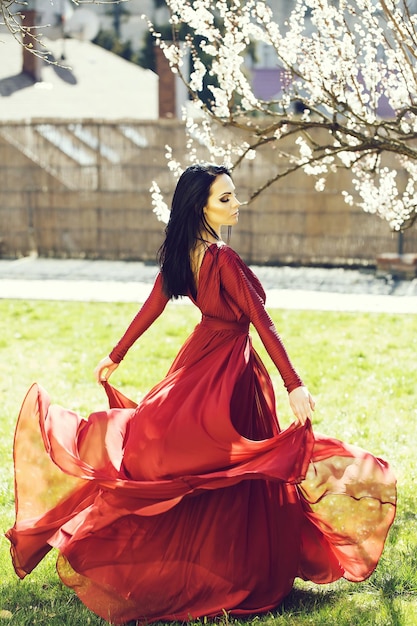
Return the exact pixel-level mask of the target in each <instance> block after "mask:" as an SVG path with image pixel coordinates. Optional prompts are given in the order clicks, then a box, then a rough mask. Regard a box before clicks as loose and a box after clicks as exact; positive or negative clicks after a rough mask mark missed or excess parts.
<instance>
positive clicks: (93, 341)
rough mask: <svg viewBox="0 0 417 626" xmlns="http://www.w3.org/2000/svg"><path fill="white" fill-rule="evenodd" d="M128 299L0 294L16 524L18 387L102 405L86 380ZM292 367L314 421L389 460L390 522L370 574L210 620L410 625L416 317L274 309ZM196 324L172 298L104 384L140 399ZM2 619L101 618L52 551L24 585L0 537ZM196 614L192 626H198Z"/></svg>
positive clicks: (0, 358) (0, 373)
mask: <svg viewBox="0 0 417 626" xmlns="http://www.w3.org/2000/svg"><path fill="white" fill-rule="evenodd" d="M136 309H137V307H136V306H135V305H134V304H109V303H75V302H72V303H70V302H29V301H4V300H3V301H2V300H0V394H1V397H2V403H1V408H0V459H1V460H0V476H1V481H0V524H1V530H2V532H4V531H5V530H6V529H7V528H8V527H10V525H11V524H12V521H13V490H12V484H13V478H12V453H11V450H12V440H13V428H14V424H15V420H16V415H17V413H18V410H19V405H20V402H21V399H22V398H23V395H24V393H25V391H26V390H27V388H28V387H29V385H30V384H31V383H32V382H33V380H35V379H36V380H37V381H38V382H39V383H40V384H42V385H43V386H44V387H46V388H47V389H48V392H49V393H50V395H51V399H52V401H53V402H58V403H60V404H62V405H64V406H68V407H71V408H73V409H74V410H76V411H78V412H80V413H81V414H83V415H88V412H89V411H91V410H92V409H94V410H100V409H101V408H104V407H105V397H104V394H103V392H102V390H101V389H100V388H99V386H98V385H96V384H95V383H94V381H93V368H94V366H95V365H96V363H97V361H98V360H99V359H100V358H101V357H102V356H103V355H104V354H106V353H108V351H109V349H110V348H111V347H112V346H113V344H114V343H115V342H116V341H117V339H118V338H119V336H120V335H121V333H122V332H123V330H124V329H125V327H126V325H127V324H128V322H129V321H130V319H131V318H132V317H133V316H134V314H135V312H136ZM271 314H272V317H273V319H274V321H275V323H276V325H277V328H278V329H279V331H280V333H281V335H282V337H283V339H284V342H285V344H286V346H287V348H288V350H289V352H290V354H291V356H292V359H293V361H294V363H295V364H296V366H297V369H298V370H299V371H300V373H301V374H302V376H303V378H304V380H305V381H306V383H307V384H308V385H309V387H310V388H311V391H312V392H313V393H314V395H315V397H316V399H317V409H316V413H315V418H314V422H315V429H316V430H317V431H318V432H324V433H327V434H331V435H332V436H336V437H339V438H342V439H344V440H346V441H349V442H350V443H353V444H359V445H361V446H363V447H366V448H368V449H371V450H372V451H373V452H374V453H375V454H377V455H378V456H382V457H385V458H387V459H388V460H389V461H390V462H391V464H392V466H393V467H394V469H395V472H396V474H397V477H398V481H399V485H398V489H399V508H398V515H397V519H396V521H395V523H394V526H393V528H392V529H391V532H390V535H389V539H388V543H387V546H386V549H385V552H384V554H383V557H382V559H381V561H380V564H379V566H378V568H377V569H376V571H375V573H374V574H373V575H372V576H371V577H370V579H369V580H368V581H365V582H364V583H361V584H357V585H355V584H352V583H348V582H346V581H339V582H337V583H333V584H331V585H324V586H318V585H313V584H311V583H305V582H302V581H299V580H297V581H296V584H295V587H294V590H293V592H292V593H291V594H290V596H289V597H288V598H287V599H286V600H285V602H284V603H283V605H282V606H281V607H279V608H278V609H276V610H274V611H272V612H270V613H267V614H265V615H259V616H253V617H251V618H248V619H245V620H240V619H238V618H235V617H233V616H230V615H227V614H225V615H224V616H223V617H222V618H219V619H218V620H216V621H215V622H214V623H216V624H218V626H232V625H233V626H245V625H246V626H258V625H259V626H281V625H282V626H284V625H285V626H307V625H309V626H312V625H314V626H332V625H333V626H350V625H351V624H355V625H356V626H409V625H410V624H416V623H417V567H416V565H417V561H416V554H417V515H416V510H417V501H416V493H415V481H416V466H415V458H414V457H415V455H414V450H415V449H416V446H417V430H416V429H415V428H414V427H413V426H414V424H415V422H416V418H417V412H416V407H417V388H416V385H415V380H416V376H417V363H416V359H415V354H416V349H417V316H416V315H391V314H354V313H336V312H334V313H332V312H309V311H306V312H297V311H278V310H276V311H271ZM197 321H198V314H197V311H196V309H195V308H194V307H191V306H187V305H182V304H174V303H172V304H169V305H168V307H167V309H166V311H165V312H164V314H163V316H162V317H161V318H160V319H159V320H157V322H156V323H155V324H154V325H153V326H152V327H151V328H150V329H149V330H148V331H147V333H145V335H144V336H143V337H142V338H141V339H140V340H139V342H138V343H137V344H136V345H135V346H134V347H133V348H132V349H131V351H130V352H129V354H128V355H127V357H126V359H125V361H124V363H123V364H122V366H121V367H119V368H118V370H117V372H116V373H115V374H114V377H113V379H112V381H113V382H114V383H115V384H116V385H117V386H118V387H119V388H122V389H123V390H124V391H125V393H126V394H127V395H128V396H130V397H132V398H133V399H135V398H138V397H139V398H140V396H141V395H142V394H144V393H145V392H146V391H147V390H148V389H149V388H150V386H152V385H153V384H154V383H156V382H157V381H158V380H159V379H160V378H161V377H162V376H163V375H164V374H165V372H166V371H167V369H168V367H169V365H170V363H171V361H172V359H173V358H174V356H175V354H176V353H177V351H178V349H179V346H180V345H181V344H182V342H183V341H184V340H185V338H186V336H187V335H188V333H189V332H191V330H192V328H193V326H194V325H195V323H196V322H197ZM253 334H254V337H253V339H254V345H255V348H256V349H257V350H258V352H259V353H260V354H261V357H262V358H263V359H264V360H265V363H266V365H267V366H268V369H269V370H270V371H271V373H273V380H274V384H275V388H276V392H277V402H278V410H279V413H280V416H281V421H282V424H283V425H284V426H285V425H287V424H288V423H289V421H290V415H289V408H288V402H287V399H286V393H285V391H284V389H283V386H282V383H281V381H280V378H279V376H278V374H277V373H274V370H273V367H272V364H271V362H270V361H269V359H268V357H267V356H266V353H265V350H264V348H263V346H262V344H261V343H260V341H259V339H258V338H257V337H256V333H253ZM0 571H1V573H2V575H1V577H0V621H2V622H3V621H4V623H5V624H10V626H29V624H30V625H32V624H39V625H44V626H61V625H62V624H68V625H69V626H85V625H86V624H91V625H92V626H94V625H96V626H98V625H103V626H104V622H103V621H102V620H101V619H99V618H98V617H96V616H95V615H93V614H91V613H90V612H89V611H88V610H87V609H86V608H85V607H84V606H83V605H81V603H80V602H79V601H78V600H77V598H76V597H75V596H74V594H73V593H72V592H71V591H69V590H68V589H66V588H65V587H63V586H62V584H61V583H60V582H59V580H58V579H57V575H56V572H55V567H54V554H52V553H51V554H50V555H48V557H47V558H46V559H45V560H44V561H43V562H42V563H41V564H40V565H39V566H38V567H37V568H36V570H35V571H34V572H33V573H32V574H31V575H30V576H28V577H27V578H25V579H24V580H23V581H19V580H18V579H17V577H16V576H15V575H14V573H13V570H12V566H11V563H10V557H9V554H8V542H7V541H6V539H5V538H4V537H3V539H2V540H1V541H0ZM204 623H206V621H203V620H201V621H200V620H197V621H196V622H193V623H192V624H193V626H194V625H195V626H201V625H202V624H204Z"/></svg>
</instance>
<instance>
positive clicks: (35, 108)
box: [0, 32, 158, 121]
mask: <svg viewBox="0 0 417 626" xmlns="http://www.w3.org/2000/svg"><path fill="white" fill-rule="evenodd" d="M45 45H46V46H47V47H48V49H49V50H50V51H51V52H52V55H53V56H52V58H53V59H54V60H57V61H58V63H59V65H51V64H48V63H46V62H43V61H40V63H41V79H42V80H41V82H38V83H36V82H34V81H33V80H32V79H31V78H30V77H28V76H27V75H25V74H23V73H22V59H23V50H22V46H21V45H20V44H19V42H17V41H16V39H15V38H14V37H13V36H12V35H11V34H10V33H7V32H6V33H4V32H2V33H0V58H1V63H0V121H9V120H24V119H32V118H43V119H45V118H49V117H50V118H66V119H68V118H71V119H106V120H107V119H110V120H112V119H125V118H128V119H138V120H145V119H156V118H157V117H158V76H157V75H156V74H155V73H154V72H152V71H151V70H145V69H143V68H141V67H139V66H138V65H135V64H134V63H131V62H129V61H126V60H125V59H123V58H121V57H119V56H117V55H115V54H113V53H112V52H108V51H107V50H105V49H104V48H101V47H100V46H97V45H95V44H92V43H90V42H89V41H80V40H77V39H65V40H64V39H59V40H56V41H49V40H47V39H46V38H45ZM62 55H64V57H65V58H64V59H62V60H61V56H62Z"/></svg>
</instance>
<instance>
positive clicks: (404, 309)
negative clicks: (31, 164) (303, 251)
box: [0, 257, 417, 314]
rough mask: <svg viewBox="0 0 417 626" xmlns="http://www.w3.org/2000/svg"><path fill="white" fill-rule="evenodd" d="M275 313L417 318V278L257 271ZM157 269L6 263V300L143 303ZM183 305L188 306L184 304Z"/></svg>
mask: <svg viewBox="0 0 417 626" xmlns="http://www.w3.org/2000/svg"><path fill="white" fill-rule="evenodd" d="M253 270H254V271H255V273H256V274H257V275H258V276H259V278H260V279H261V281H262V283H263V285H264V287H265V289H266V291H267V305H268V306H269V307H271V308H284V309H304V310H324V311H369V312H388V313H414V314H416V313H417V279H415V280H413V281H393V280H391V279H386V278H377V277H376V276H375V273H374V272H373V271H372V270H369V271H366V270H344V269H340V268H335V269H323V268H291V267H253ZM156 271H157V268H156V266H155V265H151V264H150V265H149V264H146V263H140V262H123V261H90V260H80V259H69V260H62V259H59V260H58V259H39V258H36V257H25V258H23V259H17V260H0V298H3V299H6V298H7V299H25V300H73V301H99V302H143V301H144V299H145V298H146V297H147V295H148V293H149V291H150V288H151V286H152V283H153V280H154V277H155V274H156ZM182 302H188V300H187V299H184V300H183V301H182Z"/></svg>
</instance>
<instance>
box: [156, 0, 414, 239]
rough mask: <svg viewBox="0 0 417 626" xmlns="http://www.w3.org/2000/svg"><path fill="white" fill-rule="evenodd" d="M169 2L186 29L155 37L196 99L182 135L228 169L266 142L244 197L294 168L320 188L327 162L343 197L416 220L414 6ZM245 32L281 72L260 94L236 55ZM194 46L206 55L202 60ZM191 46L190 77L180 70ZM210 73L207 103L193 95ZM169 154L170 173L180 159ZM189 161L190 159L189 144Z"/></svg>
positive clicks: (407, 2)
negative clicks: (270, 157)
mask: <svg viewBox="0 0 417 626" xmlns="http://www.w3.org/2000/svg"><path fill="white" fill-rule="evenodd" d="M270 4H271V3H270ZM288 4H289V3H288ZM288 4H287V3H279V5H280V6H281V8H283V7H284V8H285V6H288ZM167 5H168V7H169V9H170V11H171V23H172V26H173V28H174V30H177V31H178V30H180V29H181V28H182V26H183V25H184V24H186V25H187V26H188V28H189V29H190V35H189V36H188V37H187V38H186V45H185V46H184V45H182V46H180V45H179V42H178V41H177V42H175V41H174V42H173V43H172V42H169V43H168V42H164V41H163V40H162V39H161V38H160V36H159V33H158V32H156V31H155V30H154V35H155V38H156V41H157V44H158V45H159V46H160V47H161V48H162V49H163V51H164V53H165V55H166V57H167V58H168V60H169V62H170V64H171V67H172V70H173V71H174V72H178V73H179V74H180V75H181V76H182V78H183V80H184V82H185V83H186V84H187V87H188V89H189V93H190V96H191V97H192V99H193V101H194V104H195V109H194V112H193V111H191V112H190V109H187V111H186V112H185V118H186V121H187V129H188V135H189V138H190V140H194V141H196V142H199V143H201V144H203V145H205V146H207V147H208V148H209V149H210V153H211V156H212V157H213V158H214V159H215V160H218V159H219V158H221V159H223V160H225V161H226V162H227V163H228V164H229V165H230V166H233V167H238V166H239V165H240V164H241V163H242V161H243V160H244V159H253V158H255V156H256V155H257V154H258V153H260V152H262V149H264V148H265V146H268V147H269V149H270V150H273V151H274V153H275V157H276V158H275V164H276V165H275V171H274V172H272V174H267V177H266V179H265V180H264V181H263V182H262V183H261V185H260V187H259V188H258V189H256V190H254V192H253V194H252V198H253V197H256V196H257V195H258V194H259V193H261V192H262V191H263V190H264V189H265V188H266V187H268V186H269V185H271V184H272V183H274V182H275V181H277V180H279V179H282V178H283V177H285V176H288V175H289V174H291V173H292V172H294V171H296V170H302V171H304V172H305V173H306V174H307V175H311V176H314V177H315V178H316V181H317V183H316V188H317V190H319V191H320V190H323V189H324V188H325V184H326V177H327V176H328V174H329V173H330V172H337V170H338V169H339V168H345V169H348V170H349V171H350V172H351V183H352V186H353V188H354V190H355V191H354V193H352V190H351V188H349V189H347V190H346V191H345V192H344V193H345V199H346V201H347V202H349V203H354V202H355V203H357V204H359V206H361V208H362V209H364V210H365V211H368V212H371V213H375V214H377V215H379V216H380V217H382V218H383V219H385V220H387V222H388V223H389V224H390V226H391V227H392V228H393V229H396V230H400V229H404V228H407V227H409V226H411V225H412V224H413V222H414V221H415V220H416V219H417V212H416V211H417V147H416V141H415V140H416V138H417V76H416V73H415V71H414V65H415V61H416V55H417V28H416V27H417V16H416V15H415V14H414V13H413V12H412V9H411V7H412V1H411V0H375V1H373V2H369V1H368V0H340V1H339V2H337V3H335V2H334V1H333V0H320V1H319V2H317V0H294V2H292V3H291V5H290V7H291V9H290V10H289V14H288V16H287V18H286V19H285V20H284V21H282V22H281V23H280V20H279V15H278V14H277V13H276V11H277V9H272V8H271V7H270V6H269V3H267V2H265V1H264V0H248V1H246V0H245V1H243V0H217V1H216V2H215V3H214V5H213V2H212V1H211V0H188V1H185V2H184V0H167ZM274 6H278V4H277V3H274ZM213 7H214V10H213ZM219 22H220V26H219ZM149 28H150V30H151V31H152V29H153V25H152V24H149ZM254 41H256V42H262V44H263V45H266V46H268V47H269V49H270V51H272V53H273V54H274V55H275V61H276V66H277V67H278V68H280V70H281V73H280V76H281V84H280V85H279V84H278V82H277V85H276V87H277V92H278V93H277V96H276V98H273V99H271V100H269V101H264V100H261V99H260V98H258V97H256V95H255V93H254V90H253V88H252V86H251V81H250V78H249V77H248V75H247V70H246V65H245V60H246V58H247V54H248V49H249V47H250V46H251V45H252V42H254ZM201 51H203V52H204V53H205V54H206V55H207V56H208V57H210V58H211V62H210V63H208V64H205V63H202V62H201V61H200V60H199V57H200V53H201ZM189 55H190V56H191V58H192V59H193V60H194V71H192V73H191V75H190V77H188V76H187V75H185V73H183V68H184V67H186V59H187V57H188V56H189ZM207 74H210V76H211V77H214V78H215V79H216V81H217V84H218V85H216V86H212V87H210V90H211V103H210V106H207V105H206V104H204V103H203V102H202V101H201V98H200V96H199V92H200V90H201V86H202V82H203V80H204V79H205V77H206V76H207ZM382 107H384V109H385V110H388V111H389V113H388V114H387V115H386V114H384V116H383V114H382V113H381V111H382ZM225 128H233V129H238V130H239V133H240V137H241V136H242V135H243V137H244V139H243V140H240V139H239V140H238V141H235V142H234V143H233V142H231V141H230V138H229V137H227V136H226V137H225V133H224V129H225ZM216 129H221V132H217V130H216ZM169 158H170V164H171V167H172V169H173V170H176V171H177V173H179V172H180V171H181V169H182V168H183V164H181V163H176V162H175V160H174V159H172V155H171V154H169ZM190 159H191V160H193V159H194V160H196V159H197V156H196V153H194V152H193V151H190Z"/></svg>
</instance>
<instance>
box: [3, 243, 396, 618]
mask: <svg viewBox="0 0 417 626" xmlns="http://www.w3.org/2000/svg"><path fill="white" fill-rule="evenodd" d="M166 303H167V298H166V297H165V295H164V294H163V291H162V281H161V276H160V275H159V276H158V277H157V279H156V282H155V285H154V288H153V290H152V293H151V295H150V297H149V299H148V300H147V302H146V303H145V304H144V306H143V307H142V309H141V310H140V311H139V313H138V314H137V316H136V318H135V319H134V320H133V322H132V324H131V325H130V327H129V328H128V330H127V331H126V333H125V335H124V336H123V338H122V339H121V341H120V342H119V344H118V345H117V346H116V348H115V349H114V350H113V352H112V353H111V355H110V356H111V357H112V359H113V360H115V361H120V360H121V359H122V358H123V356H124V354H125V353H126V351H127V350H128V348H129V347H130V346H131V345H132V343H133V342H134V341H135V340H136V339H137V338H138V337H139V336H140V335H141V334H142V333H143V332H144V331H145V330H146V328H147V327H148V326H149V325H150V324H151V323H152V322H153V321H154V319H156V317H158V315H160V313H161V312H162V311H163V309H164V307H165V305H166ZM263 303H264V292H263V290H262V287H261V285H260V283H259V281H258V280H257V278H256V277H255V276H254V275H253V273H252V272H251V271H250V270H249V269H248V268H247V266H246V265H245V264H244V263H243V262H242V261H241V259H240V258H239V257H238V255H237V254H236V253H234V252H233V251H232V250H231V249H230V248H229V247H228V246H224V245H223V246H220V245H217V244H213V245H211V246H210V247H209V249H208V250H207V252H206V254H205V257H204V259H203V263H202V266H201V270H200V277H199V286H198V294H197V297H196V300H195V304H196V305H197V306H198V307H199V308H200V309H201V312H202V321H201V323H200V324H198V325H197V327H196V328H195V330H194V332H193V333H192V334H191V336H190V337H189V338H188V340H187V341H186V343H185V344H184V346H183V347H182V349H181V350H180V352H179V354H178V356H177V358H176V359H175V361H174V363H173V364H172V366H171V368H170V370H169V372H168V374H167V376H166V377H165V378H164V379H163V380H162V381H161V382H160V383H159V384H158V385H156V386H155V387H154V388H153V389H152V390H151V391H149V393H148V394H147V395H146V396H145V397H144V399H143V400H142V401H141V402H140V404H139V406H136V405H135V404H134V403H133V402H131V401H129V400H127V398H125V397H124V396H123V395H122V394H120V393H119V392H117V391H116V390H115V389H114V388H113V387H111V386H110V385H108V384H107V385H106V391H107V393H108V396H109V399H110V406H111V407H113V408H111V409H110V410H109V411H101V412H97V413H93V414H91V415H90V417H89V419H88V420H85V419H83V418H81V417H79V416H78V415H77V414H76V413H74V412H72V411H69V410H67V409H63V408H62V407H59V406H57V405H50V404H49V399H48V396H47V394H46V392H45V391H44V390H43V389H41V388H40V387H39V386H37V385H33V386H32V387H31V389H30V390H29V392H28V394H27V396H26V399H25V400H24V403H23V406H22V410H21V413H20V416H19V421H18V425H17V430H16V437H15V451H14V458H15V471H16V523H15V525H14V526H13V528H12V529H10V530H9V531H8V533H7V537H8V539H9V540H10V542H11V544H12V546H11V552H12V558H13V563H14V567H15V569H16V572H17V574H18V575H19V576H20V577H22V578H23V577H24V576H25V575H26V574H28V573H29V572H30V571H31V570H32V569H33V568H34V567H35V566H36V565H37V563H38V562H39V561H40V560H41V559H42V558H43V556H44V555H45V554H46V553H47V552H48V551H49V550H50V549H51V547H55V548H57V549H58V551H59V555H58V562H57V567H58V572H59V575H60V577H61V578H62V580H63V582H64V583H65V584H66V585H68V586H69V587H72V588H73V589H74V590H75V592H76V593H77V594H78V596H79V597H80V599H81V600H82V601H83V602H84V603H85V604H86V605H87V606H88V607H89V608H90V609H91V610H93V611H94V612H95V613H97V614H98V615H100V616H102V617H103V618H104V619H107V620H108V621H111V622H113V623H123V622H126V621H128V620H133V619H136V620H139V621H143V622H145V621H146V622H152V621H156V620H178V621H184V620H188V619H190V618H192V619H196V618H197V617H199V616H215V615H218V614H221V613H222V611H223V610H226V611H229V612H230V613H232V614H235V615H244V614H251V613H256V612H262V611H268V610H271V609H272V608H274V607H276V606H277V605H278V604H279V603H280V601H281V600H282V599H283V598H284V597H285V596H286V595H287V594H288V593H289V591H290V590H291V587H292V585H293V581H294V578H295V577H297V576H298V577H301V578H303V579H307V580H312V581H314V582H317V583H328V582H331V581H334V580H336V579H338V578H340V577H342V576H343V577H345V578H347V579H348V580H352V581H360V580H363V579H364V578H366V577H367V576H369V575H370V573H371V572H372V571H373V569H374V568H375V566H376V564H377V561H378V559H379V557H380V554H381V551H382V549H383V545H384V541H385V537H386V534H387V532H388V529H389V527H390V525H391V523H392V521H393V518H394V515H395V478H394V476H393V475H392V473H391V470H390V469H389V467H388V465H387V464H386V463H385V462H384V461H382V460H381V459H377V458H375V457H374V456H372V455H371V454H370V453H368V452H366V451H364V450H361V449H359V448H356V447H353V446H349V445H345V444H343V443H342V442H340V441H338V440H335V439H330V438H326V437H321V436H318V435H317V434H313V432H312V429H311V425H310V423H309V422H308V423H307V424H306V425H305V426H303V427H296V426H294V425H292V426H290V427H289V428H288V429H286V430H283V431H281V430H280V427H279V425H278V421H277V417H276V412H275V399H274V392H273V389H272V385H271V381H270V378H269V376H268V373H267V371H266V370H265V367H264V365H263V364H262V362H261V361H260V359H259V357H258V355H257V354H256V352H255V351H254V350H253V348H252V345H251V339H250V337H249V334H248V327H249V322H252V323H253V325H254V326H255V327H256V330H257V331H258V333H259V335H260V337H261V339H262V341H263V343H264V345H265V347H266V349H267V350H268V353H269V354H270V356H271V358H272V359H273V361H274V363H275V365H276V366H277V367H278V369H279V371H280V374H281V376H282V378H283V381H284V384H285V386H286V388H287V390H288V391H291V390H292V389H294V388H296V387H297V386H299V385H300V384H301V381H300V379H299V377H298V375H297V374H296V372H295V371H294V369H293V367H292V365H291V363H290V361H289V359H288V356H287V354H286V352H285V349H284V347H283V345H282V343H281V341H280V339H279V336H278V335H277V333H276V331H275V328H274V326H273V324H272V322H271V319H270V318H269V316H268V314H267V313H266V311H265V309H264V306H263Z"/></svg>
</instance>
